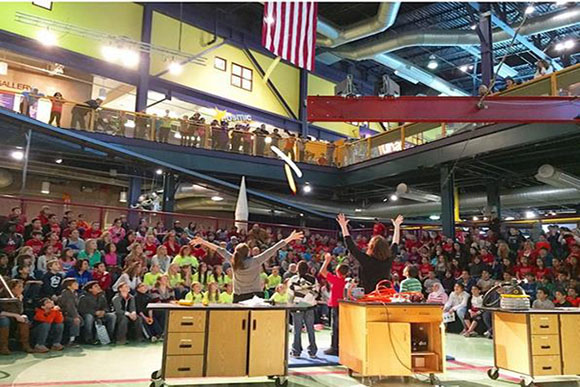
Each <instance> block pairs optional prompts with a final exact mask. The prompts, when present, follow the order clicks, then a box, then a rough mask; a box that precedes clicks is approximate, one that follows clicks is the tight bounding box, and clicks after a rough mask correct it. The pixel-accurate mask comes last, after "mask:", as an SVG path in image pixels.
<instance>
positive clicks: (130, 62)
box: [121, 49, 139, 68]
mask: <svg viewBox="0 0 580 387" xmlns="http://www.w3.org/2000/svg"><path fill="white" fill-rule="evenodd" d="M121 63H122V64H123V66H125V67H130V68H133V67H137V65H138V64H139V53H138V52H136V51H133V50H129V49H125V50H123V51H122V53H121Z"/></svg>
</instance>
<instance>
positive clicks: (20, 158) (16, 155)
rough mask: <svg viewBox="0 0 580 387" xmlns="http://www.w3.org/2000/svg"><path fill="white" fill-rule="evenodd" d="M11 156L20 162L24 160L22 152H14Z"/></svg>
mask: <svg viewBox="0 0 580 387" xmlns="http://www.w3.org/2000/svg"><path fill="white" fill-rule="evenodd" d="M10 156H12V158H13V159H14V160H18V161H20V160H22V159H24V152H22V151H20V150H17V151H13V152H12V153H10Z"/></svg>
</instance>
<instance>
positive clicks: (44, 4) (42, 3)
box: [32, 0, 52, 11]
mask: <svg viewBox="0 0 580 387" xmlns="http://www.w3.org/2000/svg"><path fill="white" fill-rule="evenodd" d="M32 4H34V5H36V6H38V7H41V8H44V9H48V10H49V11H51V10H52V1H48V0H36V1H33V2H32Z"/></svg>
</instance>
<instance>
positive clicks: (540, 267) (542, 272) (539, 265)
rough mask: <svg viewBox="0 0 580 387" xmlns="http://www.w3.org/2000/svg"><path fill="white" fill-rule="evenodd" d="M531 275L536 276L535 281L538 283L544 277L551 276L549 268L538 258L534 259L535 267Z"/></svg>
mask: <svg viewBox="0 0 580 387" xmlns="http://www.w3.org/2000/svg"><path fill="white" fill-rule="evenodd" d="M533 273H534V275H535V276H536V279H537V280H538V281H539V280H541V279H542V278H544V277H545V276H546V275H551V274H552V270H551V269H550V268H549V267H546V264H545V263H544V260H543V259H542V258H539V257H538V258H537V259H536V267H534V270H533Z"/></svg>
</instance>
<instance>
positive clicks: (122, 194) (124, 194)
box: [119, 191, 127, 203]
mask: <svg viewBox="0 0 580 387" xmlns="http://www.w3.org/2000/svg"><path fill="white" fill-rule="evenodd" d="M119 201H120V202H121V203H127V191H121V192H119Z"/></svg>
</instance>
